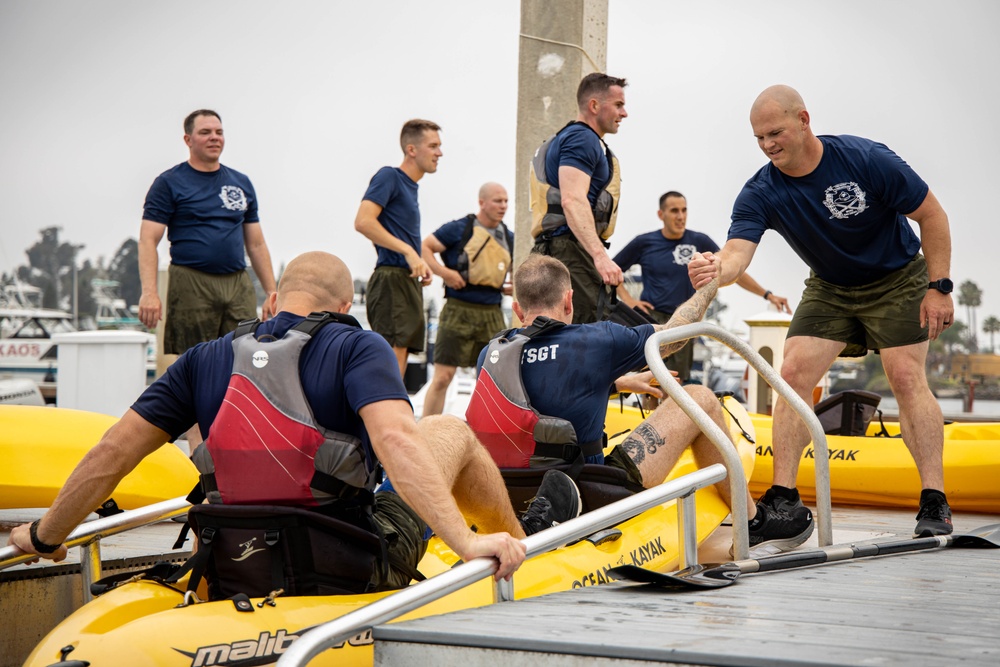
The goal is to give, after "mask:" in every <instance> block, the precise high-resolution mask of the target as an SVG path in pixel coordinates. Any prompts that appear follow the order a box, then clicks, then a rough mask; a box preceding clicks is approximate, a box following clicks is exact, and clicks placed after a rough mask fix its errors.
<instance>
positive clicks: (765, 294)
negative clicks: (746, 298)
mask: <svg viewBox="0 0 1000 667" xmlns="http://www.w3.org/2000/svg"><path fill="white" fill-rule="evenodd" d="M771 294H772V292H771V290H767V291H766V292H764V301H767V297H769V296H771Z"/></svg>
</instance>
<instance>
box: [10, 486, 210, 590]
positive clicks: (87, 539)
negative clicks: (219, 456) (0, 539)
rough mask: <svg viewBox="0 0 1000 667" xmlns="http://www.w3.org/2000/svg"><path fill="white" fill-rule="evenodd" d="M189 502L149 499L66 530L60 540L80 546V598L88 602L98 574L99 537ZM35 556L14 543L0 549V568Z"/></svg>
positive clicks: (182, 509)
mask: <svg viewBox="0 0 1000 667" xmlns="http://www.w3.org/2000/svg"><path fill="white" fill-rule="evenodd" d="M190 506H191V503H189V502H188V501H187V499H186V498H185V497H184V496H181V497H179V498H173V499H171V500H164V501H162V502H158V503H153V504H152V505H147V506H146V507H140V508H139V509H134V510H128V511H127V512H121V513H119V514H113V515H112V516H108V517H104V518H101V519H94V520H93V521H87V522H86V523H82V524H80V525H79V526H77V528H76V529H75V530H74V531H73V532H72V533H70V534H69V537H67V538H66V540H65V542H64V544H65V545H66V546H67V547H70V548H73V547H79V548H80V573H81V575H82V578H83V601H84V602H90V600H91V598H92V596H91V594H90V584H92V583H93V582H95V581H97V580H98V579H100V578H101V538H102V537H108V536H110V535H116V534H117V533H123V532H125V531H126V530H132V529H133V528H140V527H142V526H146V525H149V524H151V523H156V522H158V521H163V520H165V519H170V518H172V517H175V516H179V515H181V514H184V513H186V512H187V511H188V508H189V507H190ZM36 558H38V556H36V555H34V554H23V553H20V551H19V550H18V549H16V548H15V547H4V548H2V549H0V570H3V569H5V568H8V567H12V566H14V565H17V564H19V563H25V562H27V561H31V560H34V559H36Z"/></svg>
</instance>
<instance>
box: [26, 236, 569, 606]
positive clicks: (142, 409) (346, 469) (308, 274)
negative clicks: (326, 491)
mask: <svg viewBox="0 0 1000 667" xmlns="http://www.w3.org/2000/svg"><path fill="white" fill-rule="evenodd" d="M353 296H354V290H353V281H352V278H351V274H350V271H349V270H348V268H347V266H346V265H345V264H344V263H343V262H342V261H341V260H340V259H338V258H337V257H334V256H333V255H330V254H328V253H325V252H309V253H305V254H303V255H300V256H298V257H297V258H295V259H294V260H292V261H291V262H290V263H289V264H288V266H287V268H286V269H285V271H284V274H283V275H282V277H281V281H280V284H279V286H278V291H277V292H276V293H275V294H272V295H271V296H270V297H269V298H270V299H272V303H270V304H269V307H270V308H271V312H275V313H277V315H276V316H275V317H274V318H273V319H270V320H268V321H266V322H263V323H260V324H259V327H258V328H257V329H256V332H255V336H256V338H257V339H258V340H264V341H266V340H267V338H268V337H274V338H278V339H280V340H278V341H275V342H272V343H268V344H256V342H255V345H254V346H252V347H251V348H250V351H251V352H252V353H253V357H252V366H253V367H256V368H257V369H266V368H267V366H268V364H271V365H272V367H279V364H278V363H277V359H278V354H277V350H278V348H279V346H278V343H280V342H281V341H282V340H287V339H289V338H291V339H295V338H296V336H294V335H288V334H295V333H297V332H298V331H299V330H298V329H295V327H297V326H300V325H301V324H302V323H303V322H304V320H307V319H309V318H307V317H306V316H307V315H309V314H310V313H316V312H317V311H330V312H333V313H341V314H343V313H347V312H348V311H349V310H350V307H351V303H352V300H353ZM336 317H337V321H336V322H333V323H331V324H328V325H327V326H323V327H322V328H320V329H318V330H316V331H315V332H314V333H315V335H314V336H313V337H312V338H311V339H309V340H308V341H307V342H306V344H305V346H304V347H303V348H302V349H301V357H300V362H299V363H298V366H297V368H298V378H296V379H295V380H294V381H293V382H289V381H288V380H287V377H288V376H289V375H292V376H293V377H294V372H293V373H282V377H283V378H284V384H285V385H289V384H296V385H300V386H301V389H302V390H303V391H301V392H299V395H300V396H301V395H302V394H303V393H304V396H305V400H306V401H307V403H308V405H307V406H306V407H305V408H304V410H305V412H307V413H311V414H308V415H307V420H309V421H313V422H314V424H315V425H316V426H318V427H319V429H318V430H319V431H320V432H321V433H322V434H323V435H324V436H327V437H329V436H331V435H333V436H336V438H337V439H339V441H340V442H341V443H343V442H349V443H354V444H356V445H358V450H359V452H360V454H358V453H353V454H349V455H344V456H343V457H342V459H341V460H340V461H339V462H338V465H337V467H336V469H335V470H334V471H333V473H332V475H333V477H334V478H335V479H336V481H342V480H344V479H348V480H352V481H351V483H352V484H353V485H354V486H356V487H361V488H362V489H366V490H367V491H371V490H372V489H373V488H374V487H375V484H376V483H377V482H378V481H379V480H378V479H377V478H376V477H377V475H376V471H377V470H378V468H377V464H378V463H379V462H381V464H382V466H383V467H384V468H385V471H386V473H387V475H388V476H389V477H390V478H391V479H392V482H393V485H394V487H395V491H396V493H392V492H383V493H377V494H375V509H374V516H375V520H376V522H377V523H378V524H379V527H380V528H381V529H382V530H383V531H385V532H386V533H395V534H396V535H397V536H398V538H397V539H394V540H389V541H388V543H389V548H390V553H389V556H390V558H389V562H390V565H391V564H392V562H394V560H396V559H402V562H405V563H408V564H410V565H411V566H412V567H411V570H412V569H414V568H415V567H416V565H417V563H418V562H419V561H420V559H421V557H422V555H423V553H424V550H425V548H426V542H425V540H424V537H425V533H426V528H427V526H428V525H429V527H430V528H431V529H432V530H433V531H434V533H436V534H437V535H438V537H440V538H441V539H442V540H444V542H445V543H446V544H447V545H448V546H449V547H451V548H452V549H454V551H455V552H456V553H457V554H458V556H459V557H460V558H462V559H463V560H465V561H468V560H471V559H473V558H479V557H484V556H485V557H493V558H496V559H497V560H498V561H499V563H500V566H499V569H498V571H497V573H496V576H497V577H498V578H509V577H510V575H511V574H512V573H513V572H514V570H516V569H517V568H518V567H519V566H520V564H521V562H522V561H523V560H524V557H525V547H524V544H523V543H522V542H520V541H519V538H523V537H524V536H525V533H526V532H528V533H533V532H537V531H538V530H541V529H544V528H547V527H549V526H550V525H552V524H553V523H554V522H562V521H566V520H569V519H571V518H573V517H575V516H577V515H578V514H579V512H580V500H579V495H578V491H577V489H576V485H575V484H574V483H573V481H572V480H571V479H570V478H569V477H567V476H566V475H563V474H561V473H560V474H557V475H556V474H548V475H546V478H545V480H544V482H543V485H542V488H541V489H539V493H538V498H537V499H536V501H535V502H533V503H532V504H531V506H529V507H528V510H527V512H526V513H525V514H524V516H523V517H522V519H521V520H520V522H519V520H518V518H517V517H516V515H515V513H514V510H513V508H512V506H511V504H510V500H509V498H508V496H507V492H506V489H505V488H504V483H503V480H502V478H501V476H500V473H499V471H498V469H497V466H496V465H495V464H494V463H493V461H492V459H491V458H490V456H489V454H488V453H487V452H486V450H485V449H484V448H483V447H482V445H481V444H480V443H479V442H478V441H477V440H476V438H475V437H474V436H473V434H472V431H471V430H470V429H469V428H468V427H467V426H466V425H465V424H464V423H463V422H462V421H461V420H460V419H457V418H455V417H452V416H435V417H428V418H425V419H423V420H421V421H420V423H419V424H417V423H416V422H415V420H414V417H413V410H412V407H411V406H410V403H409V400H408V398H407V393H406V388H405V387H404V386H403V380H402V377H401V376H400V374H399V367H398V365H397V363H396V358H395V355H394V354H393V351H392V348H391V347H390V346H389V344H388V343H386V341H385V339H384V338H382V337H381V336H379V335H378V334H375V333H372V332H371V331H365V330H362V329H361V328H360V326H358V325H357V323H356V321H354V320H353V318H351V317H349V316H346V315H338V316H336ZM242 326H243V325H241V327H242ZM290 330H291V331H290ZM252 338H253V336H245V337H241V338H239V339H238V341H237V342H239V341H242V340H245V339H246V340H249V339H252ZM269 345H270V346H274V347H271V348H269ZM241 349H243V348H240V347H238V346H237V345H236V344H234V341H233V334H228V335H226V336H224V337H223V338H220V339H217V340H215V341H212V342H209V343H202V344H200V345H198V346H196V347H194V348H192V349H191V350H188V351H187V352H186V353H185V354H184V355H182V356H181V357H180V358H179V359H178V360H177V362H176V363H175V364H173V365H172V366H171V367H170V368H169V369H168V370H167V373H166V374H165V375H164V376H163V377H161V378H160V379H158V380H157V381H156V382H155V383H153V384H152V385H151V386H150V387H148V388H147V389H146V390H145V392H143V394H142V396H140V397H139V399H138V400H137V401H136V402H135V403H134V404H133V406H132V408H131V409H129V410H128V411H127V412H126V413H125V415H124V416H123V417H122V419H121V421H119V422H118V423H116V424H115V425H114V426H112V427H111V428H110V429H109V430H108V432H107V433H105V434H104V436H103V437H102V439H101V442H100V443H99V444H98V445H97V446H96V447H95V448H94V449H92V450H91V451H90V452H89V453H88V454H87V455H86V456H85V457H84V459H83V460H82V461H81V462H80V464H79V465H78V466H77V468H76V469H75V470H74V471H73V473H72V474H71V475H70V478H69V480H68V481H67V482H66V485H65V486H64V487H63V489H62V490H61V491H60V493H59V495H58V497H57V498H56V500H55V502H54V503H53V505H52V507H51V509H50V510H49V511H48V512H46V513H45V515H44V516H43V517H42V518H41V519H40V520H39V521H36V522H34V523H32V524H24V525H22V526H18V527H16V528H14V530H13V531H12V532H11V535H10V541H9V543H10V544H11V545H13V546H15V547H17V548H19V549H20V550H22V551H23V552H25V553H34V554H38V555H40V556H42V557H44V558H50V559H52V560H57V561H58V560H62V559H63V558H65V556H66V547H65V545H63V544H62V542H63V540H65V539H66V536H67V535H69V533H70V532H71V531H72V530H73V528H74V527H76V525H77V524H79V523H80V522H81V521H82V520H83V519H84V518H85V517H86V515H87V514H89V513H90V512H91V511H93V509H94V508H96V507H98V506H100V505H101V503H103V502H104V501H105V500H106V499H107V498H108V497H109V496H110V495H111V493H112V491H113V490H114V489H115V487H116V486H117V484H118V482H119V481H120V480H121V479H122V478H123V477H124V476H125V475H126V474H128V473H129V472H130V471H131V470H132V469H133V468H135V466H136V465H138V463H139V462H140V461H141V460H142V458H143V457H145V456H146V455H148V454H150V453H151V452H153V451H154V450H155V449H157V448H158V447H160V446H162V445H163V443H164V442H165V441H167V440H168V439H172V438H175V437H177V436H179V435H180V434H183V433H185V432H186V431H187V429H188V428H190V427H191V426H192V425H194V424H195V423H197V424H199V425H200V427H201V429H202V432H203V433H204V434H205V436H206V443H205V446H206V447H208V451H209V452H211V453H212V455H213V456H215V457H216V458H215V470H214V477H215V478H216V479H217V481H218V489H217V490H216V492H215V493H216V495H217V494H218V493H220V492H221V494H222V497H223V499H225V497H226V493H227V489H226V488H223V487H224V485H225V481H226V478H225V477H224V475H223V473H225V470H224V467H225V465H226V463H227V462H231V463H232V465H234V466H238V465H239V464H240V463H241V462H240V461H239V459H236V458H232V457H230V458H228V459H227V458H225V457H220V454H219V451H215V452H212V443H214V442H218V441H220V440H225V438H226V432H227V430H228V429H229V425H228V424H225V423H224V421H223V419H222V415H223V414H225V411H226V410H228V409H229V408H225V407H223V403H224V398H225V402H226V403H228V402H230V401H231V400H235V397H234V396H233V395H232V393H231V392H230V393H227V386H228V387H229V388H230V389H231V388H232V387H233V386H235V384H234V383H235V381H236V373H234V371H236V370H238V367H236V366H234V363H235V362H239V361H240V359H242V357H241V356H238V353H239V352H240V350H241ZM268 349H271V350H272V351H271V352H270V357H271V358H270V359H269V354H268V353H267V350H268ZM262 350H263V351H262ZM245 365H246V366H247V369H246V374H247V376H250V377H252V376H254V375H255V374H258V375H259V373H258V371H255V370H254V369H253V368H250V367H249V366H250V365H251V364H250V362H247V363H246V364H245ZM277 379H281V378H277ZM244 393H246V392H244ZM287 393H289V394H291V393H292V392H290V391H288V392H287ZM254 407H257V406H254ZM269 407H270V406H269V405H265V406H264V408H269ZM217 418H218V419H219V422H221V423H223V424H225V425H224V427H223V428H217V430H215V431H213V426H214V424H213V422H215V421H216V419H217ZM280 418H281V416H280V415H279V419H280ZM249 421H250V424H249V427H250V428H256V427H258V426H259V427H261V428H260V430H261V432H263V431H264V427H265V426H267V424H265V423H264V420H263V419H260V418H257V421H256V422H255V421H254V420H253V419H251V420H249ZM316 430H317V429H314V430H313V433H315V432H316ZM253 432H254V433H255V432H256V431H253ZM279 436H280V437H283V434H279ZM246 440H247V441H249V440H252V439H251V438H247V439H246ZM280 444H282V443H278V442H276V441H273V440H272V441H269V442H266V443H265V444H264V447H266V448H267V450H268V451H267V453H271V451H272V448H275V447H277V446H278V445H280ZM258 449H260V448H258ZM321 451H322V450H321ZM327 451H329V450H327ZM223 453H224V452H223ZM255 453H256V452H250V453H249V454H246V456H251V455H253V454H255ZM198 457H199V454H198V452H196V453H195V456H194V458H195V460H196V461H197V459H198ZM320 458H321V457H320V456H319V455H317V456H316V457H315V468H316V470H315V471H314V470H309V471H308V472H309V473H310V475H309V476H310V477H312V474H313V473H317V474H318V473H319V472H320V470H319V469H320V465H321V463H320ZM258 460H259V459H258ZM310 465H312V462H310ZM243 467H244V468H245V469H244V470H241V471H240V472H241V474H243V475H245V476H248V477H249V478H253V477H254V476H255V475H256V476H258V477H259V473H258V472H257V471H256V470H255V469H254V467H252V466H249V465H246V464H245V463H244V464H243ZM202 472H203V473H204V470H202ZM271 476H272V478H273V479H265V480H260V479H257V480H252V479H251V482H252V484H250V486H249V490H248V488H243V489H240V488H235V487H233V486H232V485H230V487H229V490H228V492H229V494H230V495H231V496H233V495H235V496H237V497H234V498H232V499H231V500H232V501H235V502H234V504H241V503H245V501H246V500H249V501H250V502H248V503H245V504H272V505H273V504H282V503H281V500H282V499H279V498H274V497H268V495H267V494H268V493H269V492H271V490H272V488H271V487H273V486H275V485H276V484H277V483H278V482H279V481H280V480H278V479H277V478H278V477H279V476H280V475H277V474H272V475H271ZM202 478H203V480H204V479H205V475H204V474H203V477H202ZM243 481H245V480H243ZM304 486H305V490H306V492H309V493H310V494H312V495H313V496H314V497H316V498H322V496H323V494H322V493H321V492H320V491H319V490H317V489H315V488H312V487H315V486H317V484H316V483H315V477H313V478H312V481H311V482H310V481H309V480H308V479H307V481H306V482H305V485H304ZM234 488H235V491H234ZM327 488H330V487H329V485H327ZM209 490H210V489H209ZM255 491H256V492H258V497H256V498H247V496H249V495H252V493H253V492H255ZM354 491H358V489H354ZM240 494H242V497H240ZM397 494H398V495H397ZM208 495H209V500H212V499H213V494H212V493H209V494H208ZM355 495H361V494H360V493H358V494H355ZM327 500H330V501H331V504H330V505H328V507H329V506H335V505H334V504H333V502H332V501H334V500H336V499H335V498H329V497H328V498H327ZM227 502H228V501H227ZM284 504H290V503H287V502H286V503H284ZM302 504H303V505H308V504H309V503H308V502H304V503H302ZM313 504H315V503H313ZM411 508H412V509H411ZM331 515H332V516H336V515H335V514H333V513H332V512H331ZM467 521H468V522H472V523H474V524H475V525H476V526H478V532H474V531H473V530H471V529H470V527H469V525H470V524H469V523H467ZM393 550H395V551H396V552H398V553H395V555H394V554H393V553H392V552H393ZM396 562H398V561H396ZM376 570H377V571H378V572H379V573H381V574H380V575H379V576H383V577H387V580H386V581H377V582H373V583H374V584H375V588H376V589H388V588H394V587H400V586H405V585H406V584H407V583H409V581H410V577H409V576H408V575H407V574H403V573H401V572H400V571H398V570H394V569H393V568H392V567H390V568H388V573H387V574H386V573H384V572H383V568H381V567H379V568H376Z"/></svg>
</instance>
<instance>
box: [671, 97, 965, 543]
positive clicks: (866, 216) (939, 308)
mask: <svg viewBox="0 0 1000 667" xmlns="http://www.w3.org/2000/svg"><path fill="white" fill-rule="evenodd" d="M810 120H811V119H810V116H809V112H808V111H807V110H806V108H805V103H804V102H803V101H802V97H801V96H800V95H799V94H798V92H796V91H795V90H794V89H792V88H789V87H788V86H772V87H770V88H768V89H766V90H765V91H764V92H762V93H761V94H760V95H759V96H758V97H757V99H756V101H755V102H754V103H753V107H752V108H751V109H750V125H751V127H752V128H753V133H754V136H755V137H756V138H757V144H758V145H759V146H760V148H761V150H762V151H763V152H764V154H765V155H766V156H767V158H768V160H769V161H770V164H768V165H765V166H764V167H763V168H761V169H760V171H758V172H757V173H756V174H755V175H754V177H753V178H751V179H750V180H749V181H747V183H746V185H745V186H743V191H742V192H741V193H740V195H739V197H737V199H736V204H735V205H734V206H733V214H732V224H731V226H730V228H729V240H728V241H727V242H726V245H725V246H724V247H723V248H722V250H720V251H719V252H718V253H705V254H703V255H695V258H694V259H693V260H692V261H691V263H690V264H689V265H688V274H689V276H690V278H691V282H692V284H693V285H694V287H696V288H697V287H699V286H701V285H704V284H707V283H708V282H709V281H711V280H712V279H714V278H716V277H718V278H719V282H720V283H721V284H724V285H725V284H729V283H732V282H734V281H735V280H736V279H738V278H739V277H740V276H741V275H743V272H744V271H745V270H746V268H747V266H749V264H750V260H751V259H752V258H753V255H754V251H755V250H756V248H757V244H758V243H759V242H760V239H761V236H763V234H764V232H765V231H766V230H768V229H773V230H775V231H777V232H778V233H779V234H781V235H782V236H783V237H784V238H785V240H786V241H787V242H788V244H789V245H790V246H791V247H792V249H793V250H794V251H795V252H796V254H798V255H799V257H801V258H802V260H803V261H805V263H806V264H807V265H808V266H809V268H810V269H811V272H810V276H809V278H808V279H807V280H806V288H805V291H804V292H803V293H802V302H801V304H799V306H798V308H796V310H795V315H794V316H793V318H792V322H791V326H790V327H789V329H788V336H787V338H786V340H785V351H784V361H783V362H782V366H781V375H782V377H783V378H784V379H785V380H786V381H787V382H788V383H789V385H791V387H792V388H793V389H794V390H795V391H796V393H798V394H799V395H800V396H801V397H802V399H803V400H804V401H806V402H807V403H808V404H811V401H812V390H813V387H815V386H816V385H817V383H818V382H819V380H820V379H821V378H822V376H823V374H824V373H825V372H826V371H827V369H828V368H829V367H830V364H831V363H833V361H834V360H835V359H836V358H837V357H838V356H844V357H857V356H864V355H865V354H867V352H868V350H875V352H876V353H878V354H880V356H881V357H882V366H883V368H884V369H885V374H886V377H887V378H888V380H889V386H890V387H891V389H892V392H893V394H894V395H895V397H896V400H897V401H898V402H899V416H900V430H901V432H902V436H903V441H904V442H905V443H906V446H907V448H909V450H910V453H911V455H912V456H913V459H914V461H915V463H916V466H917V470H918V471H919V473H920V480H921V483H922V486H923V490H922V492H921V494H920V511H919V512H918V514H917V525H916V529H915V530H914V534H915V535H917V536H928V535H945V534H949V533H951V532H952V524H951V510H950V508H949V507H948V501H947V499H946V497H945V494H944V488H945V487H944V466H943V461H942V456H943V450H944V432H943V428H942V424H943V421H942V418H941V406H940V405H939V404H938V402H937V400H936V399H935V398H934V395H933V394H932V393H931V391H930V388H929V387H928V385H927V376H926V372H925V364H926V360H927V348H928V341H929V340H934V339H935V338H937V337H938V336H939V335H940V334H941V332H943V331H944V330H945V329H946V328H947V327H949V326H951V323H952V317H953V314H954V304H953V303H952V298H951V291H952V287H953V286H952V281H951V279H950V278H949V272H950V268H951V233H950V231H949V225H948V215H947V214H946V213H945V211H944V209H943V208H942V206H941V204H940V203H938V200H937V198H936V197H935V196H934V193H933V192H931V190H930V188H929V187H928V186H927V184H926V183H925V182H924V181H923V180H922V179H921V178H920V177H919V176H918V175H917V174H916V173H915V172H914V171H913V169H912V168H910V166H909V165H908V164H906V162H904V161H903V160H902V159H901V158H900V157H899V156H897V155H896V154H895V153H893V152H892V151H891V150H889V148H887V147H886V146H885V145H883V144H880V143H877V142H874V141H871V140H869V139H863V138H861V137H855V136H850V135H839V136H834V135H820V136H816V135H814V134H813V131H812V126H811V124H810ZM908 219H909V220H912V221H914V222H916V223H917V226H918V227H920V236H919V237H918V236H917V235H916V233H914V231H913V229H912V227H911V226H910V223H909V220H908ZM921 249H922V250H923V253H922V254H921ZM809 439H810V438H809V432H808V430H807V429H806V427H805V424H803V423H802V422H801V420H800V419H799V418H798V416H797V415H796V414H795V413H794V412H793V411H792V409H791V408H790V407H789V406H788V405H787V404H786V403H785V402H784V401H779V402H778V405H777V406H776V407H775V411H774V437H773V441H774V443H773V444H774V479H773V486H772V487H771V489H769V490H768V492H767V493H766V494H765V496H764V500H763V502H765V503H769V504H771V505H772V506H774V507H776V508H779V509H783V510H784V511H786V512H789V513H792V514H796V513H802V512H808V511H809V510H808V509H807V508H805V507H803V505H802V502H801V500H800V499H799V495H798V491H797V490H796V489H795V477H796V474H797V472H798V466H799V459H800V458H801V456H802V452H803V450H804V449H805V447H806V445H807V444H808V443H809Z"/></svg>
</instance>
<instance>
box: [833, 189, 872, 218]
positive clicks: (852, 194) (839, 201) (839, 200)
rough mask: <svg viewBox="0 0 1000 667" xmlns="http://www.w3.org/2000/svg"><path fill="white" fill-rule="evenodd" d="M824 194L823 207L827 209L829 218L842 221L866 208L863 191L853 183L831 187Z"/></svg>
mask: <svg viewBox="0 0 1000 667" xmlns="http://www.w3.org/2000/svg"><path fill="white" fill-rule="evenodd" d="M824 194H825V195H826V196H825V197H824V199H823V205H824V206H826V207H827V209H829V211H830V217H831V218H837V219H838V220H844V219H846V218H849V217H851V216H852V215H860V214H861V213H862V212H864V210H865V209H867V208H868V204H867V203H865V191H864V190H862V189H861V187H860V186H859V185H858V184H857V183H854V182H850V183H838V184H837V185H831V186H830V187H828V188H827V189H826V192H825V193H824Z"/></svg>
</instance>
